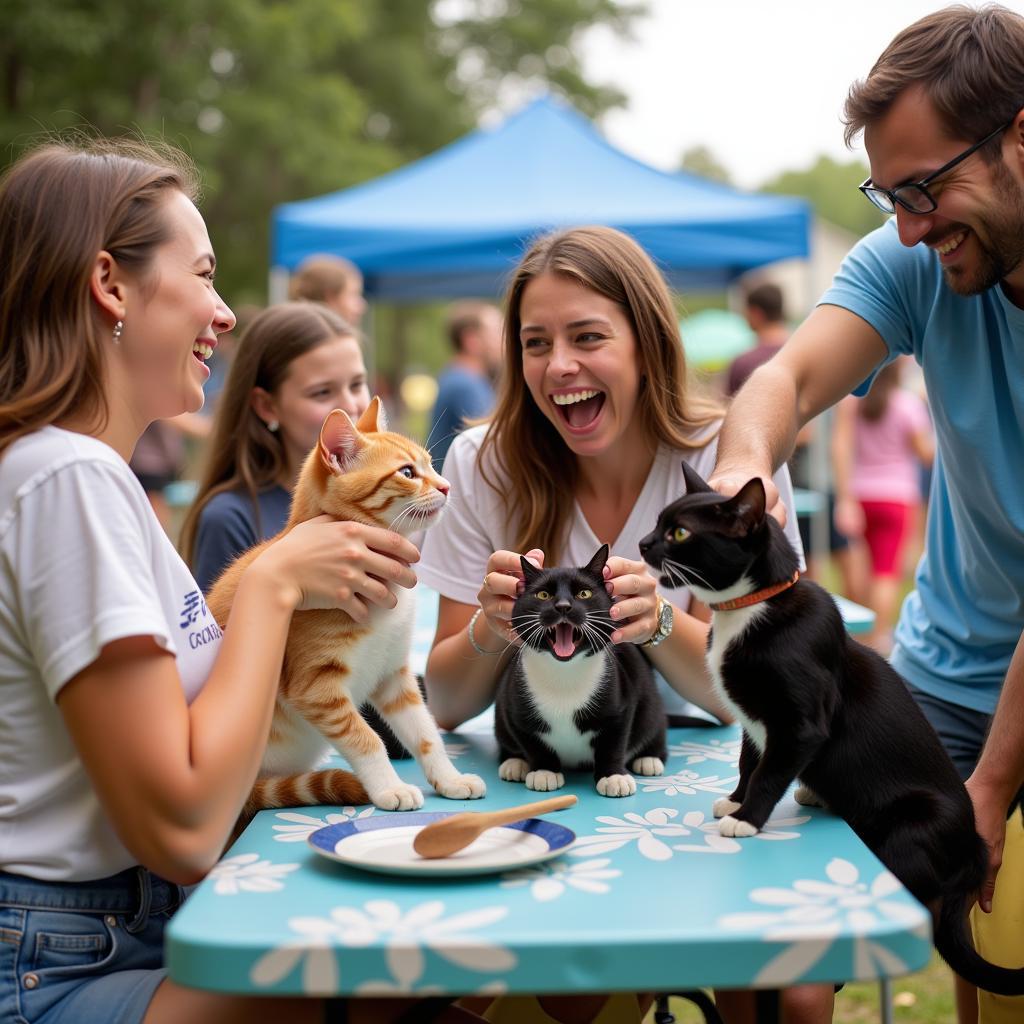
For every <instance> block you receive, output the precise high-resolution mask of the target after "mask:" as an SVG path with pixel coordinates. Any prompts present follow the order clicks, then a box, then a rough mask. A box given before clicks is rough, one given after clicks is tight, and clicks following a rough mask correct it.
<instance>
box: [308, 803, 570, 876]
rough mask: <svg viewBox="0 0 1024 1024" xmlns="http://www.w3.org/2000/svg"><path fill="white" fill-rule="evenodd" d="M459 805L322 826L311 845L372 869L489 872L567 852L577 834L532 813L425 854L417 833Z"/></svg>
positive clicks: (399, 872) (424, 872)
mask: <svg viewBox="0 0 1024 1024" xmlns="http://www.w3.org/2000/svg"><path fill="white" fill-rule="evenodd" d="M454 813H457V812H455V811H416V812H413V813H411V814H382V815H379V816H377V815H371V816H370V817H367V818H356V819H354V820H352V821H343V822H340V823H338V824H336V825H328V826H326V827H325V828H321V829H318V830H317V831H316V832H314V833H313V834H312V835H311V836H310V837H309V845H310V846H312V847H313V849H314V850H316V852H317V853H319V854H321V855H323V856H324V857H329V858H330V859H331V860H336V861H340V862H341V863H342V864H348V865H350V866H351V867H356V868H362V869H364V870H366V871H378V872H381V873H383V874H387V875H415V876H419V877H423V878H426V877H432V876H436V877H439V876H445V875H483V874H490V873H492V872H497V871H511V870H513V869H515V868H520V867H526V866H527V865H528V864H537V863H539V862H540V861H545V860H550V859H551V858H552V857H557V856H558V855H559V854H561V853H564V852H565V851H566V850H567V849H568V848H569V847H570V846H571V845H572V843H573V840H575V838H576V834H575V833H574V832H573V831H572V830H571V829H568V828H566V827H565V826H564V825H556V824H555V823H554V822H551V821H545V820H544V819H543V818H527V819H526V820H525V821H517V822H515V823H514V824H512V825H501V826H499V827H497V828H489V829H487V831H486V832H484V833H482V834H481V835H480V836H478V837H477V838H476V839H475V840H474V841H473V842H472V843H470V844H469V846H467V847H466V848H465V849H463V850H459V852H458V853H455V854H453V855H452V856H451V857H435V858H431V859H427V858H425V857H421V856H420V855H419V854H418V853H417V852H416V851H415V850H414V849H413V848H412V841H413V839H414V838H415V837H416V833H417V832H419V831H420V829H421V828H423V826H424V825H429V824H430V822H432V821H439V820H440V819H441V818H449V817H451V815H452V814H454Z"/></svg>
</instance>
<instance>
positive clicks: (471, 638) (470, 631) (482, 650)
mask: <svg viewBox="0 0 1024 1024" xmlns="http://www.w3.org/2000/svg"><path fill="white" fill-rule="evenodd" d="M482 611H483V608H477V610H476V611H475V612H473V616H472V618H471V619H470V620H469V628H468V629H467V630H466V634H467V635H468V636H469V642H470V643H471V644H472V645H473V650H474V651H476V652H477V654H486V655H488V656H489V657H491V658H494V657H497V656H498V655H499V654H500V653H501V652H500V651H489V650H487V648H486V647H481V646H480V645H479V644H478V643H477V642H476V637H475V636H474V635H473V629H474V627H475V626H476V620H477V619H479V618H480V613H481V612H482Z"/></svg>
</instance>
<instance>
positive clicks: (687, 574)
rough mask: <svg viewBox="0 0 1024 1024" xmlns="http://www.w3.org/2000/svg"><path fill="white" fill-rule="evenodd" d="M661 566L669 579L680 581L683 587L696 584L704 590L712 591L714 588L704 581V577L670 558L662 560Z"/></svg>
mask: <svg viewBox="0 0 1024 1024" xmlns="http://www.w3.org/2000/svg"><path fill="white" fill-rule="evenodd" d="M661 566H662V568H663V569H667V570H668V576H669V578H670V579H678V580H681V581H682V583H683V584H684V585H685V586H688V587H689V586H692V585H693V584H694V583H696V584H697V585H698V586H701V587H703V588H704V589H705V590H714V589H715V588H714V587H713V586H711V584H710V583H709V582H708V581H707V580H706V579H704V577H703V576H702V575H701V574H700V573H699V572H697V570H696V569H694V568H693V567H692V566H691V567H684V566H682V565H680V564H679V563H678V562H674V561H672V559H671V558H666V559H663V560H662V563H661Z"/></svg>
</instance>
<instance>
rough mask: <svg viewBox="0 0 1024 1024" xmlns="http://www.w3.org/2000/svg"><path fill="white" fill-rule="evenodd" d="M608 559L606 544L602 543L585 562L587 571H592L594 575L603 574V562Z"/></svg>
mask: <svg viewBox="0 0 1024 1024" xmlns="http://www.w3.org/2000/svg"><path fill="white" fill-rule="evenodd" d="M607 561H608V545H607V544H602V545H601V546H600V547H599V548H598V549H597V553H596V554H595V555H594V557H593V558H592V559H591V560H590V561H589V562H588V563H587V571H588V572H592V573H593V574H594V575H595V576H603V575H604V566H605V562H607Z"/></svg>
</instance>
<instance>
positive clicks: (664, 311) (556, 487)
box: [418, 227, 800, 728]
mask: <svg viewBox="0 0 1024 1024" xmlns="http://www.w3.org/2000/svg"><path fill="white" fill-rule="evenodd" d="M721 415H722V410H720V408H719V407H718V406H717V405H716V404H715V403H714V402H713V401H711V400H710V399H709V398H707V397H705V396H704V395H702V394H701V392H700V391H699V390H698V389H697V388H696V387H695V386H694V385H693V384H692V383H691V382H690V381H689V379H688V376H687V369H686V363H685V359H684V355H683V348H682V343H681V341H680V337H679V328H678V325H677V321H676V314H675V311H674V309H673V306H672V301H671V297H670V293H669V290H668V286H667V285H666V283H665V281H664V278H663V277H662V276H661V274H660V273H659V272H658V270H657V268H656V267H655V266H654V264H653V262H652V261H651V259H650V257H649V256H648V255H647V253H645V252H644V250H643V249H642V248H641V247H640V246H639V245H637V243H636V242H635V241H633V240H632V239H631V238H629V237H628V236H627V235H625V234H623V233H622V232H619V231H615V230H613V229H611V228H606V227H582V228H575V229H571V230H567V231H561V232H557V233H554V234H551V235H548V236H546V237H544V238H541V239H540V240H538V241H537V242H535V243H534V244H533V245H532V246H531V247H530V249H529V251H528V252H527V253H526V255H525V256H524V257H523V259H522V261H521V262H520V264H519V266H518V268H517V269H516V271H515V274H514V275H513V278H512V281H511V284H510V287H509V290H508V296H507V300H506V310H505V355H504V369H503V374H502V379H501V388H500V393H499V398H498V404H497V407H496V410H495V412H494V415H493V417H492V418H491V419H490V421H489V422H488V423H486V424H483V425H480V426H477V427H473V428H471V429H469V430H467V431H464V432H463V433H462V434H460V435H459V436H458V437H457V438H456V440H455V442H454V443H453V445H452V448H451V450H450V451H449V454H448V458H447V459H446V461H445V465H444V474H445V476H446V477H447V478H448V479H449V480H450V481H451V483H452V497H453V503H452V509H451V512H450V514H449V515H448V516H447V517H446V518H445V519H444V520H443V521H442V522H441V523H440V524H439V525H438V526H436V527H435V528H434V529H433V530H432V531H431V532H430V534H428V536H427V540H426V543H425V545H424V550H423V559H422V561H421V563H420V566H419V568H418V572H419V575H420V578H421V579H422V580H423V581H425V582H426V583H428V584H429V585H430V586H432V587H434V588H435V589H436V590H438V591H439V593H440V594H441V601H440V616H439V621H438V628H437V634H436V637H435V640H434V646H433V650H432V652H431V655H430V659H429V662H428V665H427V674H426V684H427V691H428V695H429V699H430V704H431V707H432V709H433V710H434V713H435V714H436V715H437V717H438V720H439V721H440V722H441V723H442V724H443V725H445V726H447V727H449V728H453V727H455V726H457V725H459V724H460V723H462V722H464V721H466V720H467V719H468V718H471V717H473V716H474V715H476V714H478V713H479V712H480V711H482V710H484V709H485V708H486V707H488V706H489V705H490V703H491V702H492V700H493V697H494V690H495V685H496V682H497V678H498V675H499V671H500V668H501V666H502V664H503V661H504V658H503V657H502V655H503V653H504V652H506V651H507V650H509V643H510V641H511V642H512V643H513V644H514V643H515V642H516V638H515V636H514V634H513V633H512V632H511V631H510V622H509V619H510V615H511V609H512V603H513V600H514V598H515V595H516V587H517V583H518V581H519V580H520V579H521V578H522V573H521V570H520V563H519V553H520V552H522V553H525V554H527V556H528V557H530V558H532V559H533V560H534V561H536V562H538V563H543V564H548V565H585V564H586V563H587V562H588V561H589V560H590V558H591V557H592V555H593V553H594V551H595V550H596V549H597V547H598V546H599V544H600V543H603V542H607V543H608V544H610V546H611V553H612V557H611V558H610V559H609V562H608V569H607V570H606V576H607V578H608V584H609V588H610V591H611V593H612V594H613V595H614V597H615V599H616V604H615V606H614V607H613V610H612V616H613V618H615V619H616V620H617V628H616V630H615V632H614V633H612V635H611V640H612V642H613V643H636V644H639V645H640V646H641V647H643V648H644V650H645V652H646V653H647V654H648V655H649V657H650V659H651V661H652V663H653V664H654V666H655V667H656V668H657V669H658V671H659V672H660V673H661V674H662V676H663V677H664V679H665V680H666V681H667V684H668V686H667V687H663V695H664V696H665V697H666V703H667V705H668V706H669V709H670V710H671V711H679V710H685V702H686V701H689V702H692V703H695V704H697V705H700V706H701V707H703V708H704V709H705V710H707V711H709V712H711V713H712V714H714V715H717V716H719V717H724V716H725V711H724V709H723V708H722V706H721V704H720V703H719V701H718V698H717V697H716V696H715V695H714V693H713V692H712V689H711V683H710V681H709V679H708V677H707V674H706V672H705V668H704V648H705V645H706V641H707V631H708V625H707V623H708V619H709V616H710V613H709V612H708V610H707V609H706V608H704V607H702V606H700V605H699V604H698V603H697V602H695V601H691V599H690V595H689V593H688V591H687V590H685V589H682V588H677V589H669V588H664V587H659V586H658V584H657V582H656V580H655V579H654V577H653V576H652V575H651V574H650V572H649V571H648V569H647V566H646V565H645V564H644V563H643V562H642V561H641V560H640V558H639V549H638V543H639V540H640V538H641V537H642V536H644V534H646V533H648V532H649V531H650V530H651V529H652V528H653V527H654V524H655V522H656V520H657V515H658V512H659V511H660V510H661V509H662V508H663V507H664V506H665V505H667V504H668V503H669V502H671V501H673V500H675V499H676V498H678V497H679V496H680V495H681V494H682V493H684V491H685V485H684V483H683V475H682V468H681V460H683V459H685V460H686V461H687V462H689V463H690V464H691V465H692V466H693V467H694V468H695V469H696V470H697V471H698V472H699V473H702V474H704V475H707V474H709V473H710V471H711V468H712V466H713V465H714V458H715V441H716V434H717V425H718V422H719V419H720V417H721ZM777 481H778V482H779V484H780V486H781V487H782V489H783V491H782V493H783V494H784V496H785V497H786V498H788V497H789V495H790V487H789V479H788V476H787V474H786V471H785V469H783V470H781V471H780V473H779V474H778V476H777ZM791 522H795V518H793V519H791ZM788 533H789V535H790V539H791V540H792V541H793V543H794V546H795V547H796V548H797V550H798V551H799V550H800V547H799V544H800V541H799V536H798V535H797V533H796V532H795V528H793V527H790V528H789V529H788ZM662 641H664V642H663V643H662Z"/></svg>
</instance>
